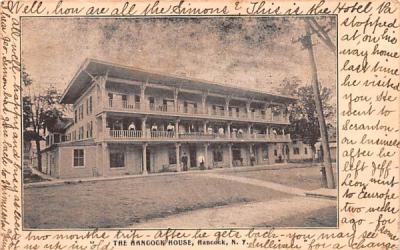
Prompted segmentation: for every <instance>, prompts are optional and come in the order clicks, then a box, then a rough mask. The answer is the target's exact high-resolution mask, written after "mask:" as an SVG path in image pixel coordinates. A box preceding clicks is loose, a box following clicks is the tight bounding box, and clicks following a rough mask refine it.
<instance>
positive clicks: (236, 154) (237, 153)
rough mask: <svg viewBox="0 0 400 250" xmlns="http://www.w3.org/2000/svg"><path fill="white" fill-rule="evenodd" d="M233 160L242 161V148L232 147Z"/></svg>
mask: <svg viewBox="0 0 400 250" xmlns="http://www.w3.org/2000/svg"><path fill="white" fill-rule="evenodd" d="M232 160H234V161H242V160H243V159H242V154H241V152H240V148H235V147H232Z"/></svg>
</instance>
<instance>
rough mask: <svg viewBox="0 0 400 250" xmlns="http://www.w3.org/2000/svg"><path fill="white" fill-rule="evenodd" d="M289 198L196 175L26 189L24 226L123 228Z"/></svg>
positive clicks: (250, 186)
mask: <svg viewBox="0 0 400 250" xmlns="http://www.w3.org/2000/svg"><path fill="white" fill-rule="evenodd" d="M284 197H290V195H288V194H285V193H281V192H276V191H273V190H269V189H265V188H260V187H256V186H253V185H247V184H241V183H237V182H231V181H227V180H221V179H214V178H205V177H200V176H196V175H174V176H149V177H143V178H129V179H123V180H108V181H97V182H86V183H79V184H67V185H62V186H50V187H40V188H39V187H37V188H25V189H24V211H23V212H24V227H25V228H43V229H44V228H46V229H55V228H95V227H99V228H110V227H113V228H115V227H118V228H121V227H127V226H130V225H132V224H134V223H138V222H143V221H146V220H149V219H152V218H162V217H165V216H168V215H172V214H178V213H181V212H185V211H191V210H196V209H201V208H207V207H217V206H223V205H229V204H238V203H245V202H253V201H266V200H268V201H269V200H274V199H279V198H284Z"/></svg>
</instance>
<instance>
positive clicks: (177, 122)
mask: <svg viewBox="0 0 400 250" xmlns="http://www.w3.org/2000/svg"><path fill="white" fill-rule="evenodd" d="M179 121H180V120H179V119H176V121H175V138H178V137H179Z"/></svg>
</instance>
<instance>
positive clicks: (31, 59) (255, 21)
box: [22, 17, 336, 93]
mask: <svg viewBox="0 0 400 250" xmlns="http://www.w3.org/2000/svg"><path fill="white" fill-rule="evenodd" d="M322 21H324V20H322ZM334 27H335V28H336V25H334ZM335 28H334V29H333V30H331V31H330V35H331V38H332V40H333V42H336V29H335ZM304 31H305V29H304V21H303V20H301V19H300V18H296V17H290V18H282V17H239V18H238V17H213V18H207V17H197V18H185V17H179V18H177V17H174V18H154V17H148V18H44V17H40V18H39V17H34V18H23V19H22V63H23V64H24V66H25V68H26V71H27V73H28V74H29V75H30V77H31V79H32V80H33V85H32V87H36V88H37V89H42V88H43V87H44V86H46V85H53V86H55V87H56V88H58V89H59V90H61V91H63V90H64V89H65V87H66V86H67V84H68V83H69V81H70V80H71V79H72V77H73V75H74V74H75V73H76V71H77V70H78V67H79V66H80V65H81V64H82V63H83V61H84V60H85V59H86V58H88V57H90V58H95V59H99V60H105V61H109V62H114V63H118V64H123V65H127V66H134V67H137V68H142V69H148V70H153V71H159V72H165V73H168V74H175V75H179V76H187V77H194V78H199V79H204V80H208V81H214V82H218V83H222V84H227V85H233V86H242V87H246V86H247V87H249V88H256V89H260V90H265V91H272V92H275V90H276V88H277V86H278V85H279V83H281V82H282V80H283V79H284V78H293V77H295V78H298V79H300V80H301V82H302V84H309V83H310V79H311V74H310V71H311V70H310V69H311V66H310V65H309V59H308V54H307V50H304V49H302V48H301V45H300V44H299V43H293V42H292V41H293V39H296V38H298V37H299V36H300V35H301V34H304ZM314 44H315V46H314V50H315V58H316V61H317V67H318V73H319V80H320V82H321V84H322V85H323V86H327V87H330V88H332V89H333V90H334V92H335V93H336V85H335V84H336V56H335V55H334V54H333V53H332V52H331V51H330V50H328V48H327V47H326V45H324V44H323V43H322V42H320V41H318V39H317V38H316V37H314Z"/></svg>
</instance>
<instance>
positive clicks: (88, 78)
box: [60, 59, 297, 104]
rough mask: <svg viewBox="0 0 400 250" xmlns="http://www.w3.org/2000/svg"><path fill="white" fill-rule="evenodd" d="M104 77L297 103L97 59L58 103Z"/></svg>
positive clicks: (71, 98)
mask: <svg viewBox="0 0 400 250" xmlns="http://www.w3.org/2000/svg"><path fill="white" fill-rule="evenodd" d="M105 74H107V75H108V76H109V77H113V78H119V79H124V80H132V81H138V82H149V83H154V84H162V85H166V86H171V87H177V88H184V89H190V90H198V91H203V92H208V91H209V92H212V93H217V94H223V95H227V93H228V95H231V96H232V97H243V98H249V99H255V100H261V101H267V102H269V101H272V102H284V103H288V102H289V103H290V102H295V101H296V100H297V98H295V97H291V96H285V95H278V94H273V93H269V92H265V91H260V90H255V89H248V88H242V87H235V86H228V85H223V84H219V83H215V82H210V81H205V80H200V79H195V78H187V77H180V76H174V75H170V74H165V73H160V72H154V71H148V70H143V69H139V68H134V67H128V66H124V65H119V64H114V63H110V62H104V61H100V60H96V59H86V60H85V61H84V63H83V64H82V65H81V66H80V67H79V70H78V71H77V73H76V74H75V75H74V77H73V78H72V80H71V82H70V83H69V84H68V87H67V88H66V89H65V91H64V93H63V95H62V96H61V99H60V102H61V103H66V104H73V103H74V102H75V101H76V100H77V99H78V98H79V97H80V95H81V94H82V93H83V92H84V91H85V90H87V89H88V88H89V87H90V85H91V83H92V77H93V76H98V75H105Z"/></svg>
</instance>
